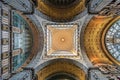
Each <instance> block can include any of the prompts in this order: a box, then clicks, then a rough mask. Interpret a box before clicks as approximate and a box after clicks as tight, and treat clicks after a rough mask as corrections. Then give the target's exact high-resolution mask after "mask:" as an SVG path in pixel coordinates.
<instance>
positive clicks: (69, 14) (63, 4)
mask: <svg viewBox="0 0 120 80" xmlns="http://www.w3.org/2000/svg"><path fill="white" fill-rule="evenodd" d="M2 1H3V3H7V4H9V5H12V8H11V10H12V9H17V10H19V11H21V12H23V13H25V12H24V11H27V10H28V11H27V12H29V10H31V9H32V10H33V12H34V13H33V14H32V13H31V11H30V12H29V14H31V15H28V13H27V14H22V13H20V15H21V16H22V17H23V18H25V20H26V21H27V22H28V24H29V25H30V28H31V30H32V34H33V38H34V41H33V48H32V49H31V55H30V57H29V59H28V60H27V61H26V63H29V62H30V60H31V59H33V60H32V61H31V62H30V64H29V65H27V64H26V63H25V64H24V65H23V66H26V65H27V67H28V68H29V67H30V68H31V67H32V68H33V69H34V70H35V71H34V72H35V73H36V74H37V75H38V80H44V79H46V78H48V77H50V76H51V75H54V74H56V73H68V74H72V75H74V76H76V78H77V79H78V80H86V78H87V77H88V76H87V74H89V73H87V72H85V69H83V67H84V66H85V67H87V70H90V68H91V67H92V68H95V67H97V68H101V65H102V66H103V65H104V66H103V67H106V66H108V65H109V66H112V65H114V64H117V65H120V62H119V59H118V57H119V54H118V52H119V48H118V47H119V45H118V47H117V48H116V49H118V52H117V53H116V52H115V53H114V54H112V50H113V51H114V48H115V45H117V44H119V42H120V40H119V37H117V38H108V36H115V37H116V35H117V36H119V30H118V31H117V30H115V28H116V27H115V25H114V24H116V23H115V21H117V20H118V19H120V17H119V12H118V11H117V10H119V3H120V1H119V0H109V1H108V0H99V1H98V0H97V1H96V0H54V1H53V0H36V1H35V0H32V1H33V2H34V3H35V2H36V3H35V4H37V5H34V7H32V6H33V3H32V2H29V3H28V5H29V6H30V5H31V4H32V5H31V7H30V8H28V6H27V4H26V3H27V2H26V3H25V2H24V0H23V1H22V2H21V3H19V1H18V0H16V1H17V2H15V3H18V4H19V5H18V6H21V5H22V10H21V9H20V8H19V7H17V6H16V5H13V4H11V2H10V1H9V0H7V1H5V0H2ZM86 2H89V3H86ZM105 2H106V3H105ZM22 3H24V4H22ZM113 4H114V5H113ZM25 5H26V7H25ZM23 6H24V7H23ZM26 9H27V10H26ZM111 9H112V11H110V10H111ZM1 10H2V9H1ZM114 10H115V12H114ZM84 12H86V13H84ZM82 13H83V14H84V15H83V14H82ZM91 14H92V15H91ZM41 16H43V17H41ZM79 16H82V17H79ZM45 17H47V18H50V20H48V19H46V18H45ZM77 17H78V18H77ZM74 18H76V20H73V19H74ZM31 21H32V22H31ZM54 21H56V22H54ZM66 21H67V22H66ZM111 28H112V30H113V32H112V31H110V30H111ZM109 33H111V34H112V35H111V34H109ZM113 39H114V40H113ZM108 43H109V44H112V49H111V48H110V47H109V45H108ZM109 48H110V49H109ZM36 54H37V56H35V57H34V55H36ZM116 55H117V57H116ZM55 59H56V62H49V61H51V60H53V61H55ZM58 59H59V60H58ZM63 59H69V60H67V61H64V60H63ZM57 60H58V61H57ZM62 60H63V61H62ZM71 60H73V61H71ZM76 61H78V63H76V64H74V63H75V62H76ZM70 62H71V63H70ZM79 63H81V64H82V66H80V67H78V65H80V64H79ZM112 67H113V66H112ZM112 67H111V68H112ZM111 68H110V69H111ZM110 69H109V71H110ZM101 70H103V68H102V69H101ZM113 71H114V70H113ZM116 71H117V70H116ZM103 72H105V70H103ZM101 74H102V72H101ZM98 75H99V74H98ZM94 76H95V75H93V76H92V77H94ZM90 78H91V77H90ZM91 80H92V79H91ZM103 80H104V79H103Z"/></svg>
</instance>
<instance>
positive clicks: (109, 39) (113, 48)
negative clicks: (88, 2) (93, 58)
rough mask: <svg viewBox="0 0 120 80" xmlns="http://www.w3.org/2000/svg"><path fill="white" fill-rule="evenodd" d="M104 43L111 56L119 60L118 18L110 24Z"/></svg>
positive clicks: (119, 31)
mask: <svg viewBox="0 0 120 80" xmlns="http://www.w3.org/2000/svg"><path fill="white" fill-rule="evenodd" d="M105 45H106V48H107V50H108V52H109V53H110V54H111V55H112V57H114V58H115V59H116V60H117V61H119V62H120V20H118V21H116V22H115V23H114V24H112V26H111V27H110V28H109V29H108V30H107V33H106V35H105Z"/></svg>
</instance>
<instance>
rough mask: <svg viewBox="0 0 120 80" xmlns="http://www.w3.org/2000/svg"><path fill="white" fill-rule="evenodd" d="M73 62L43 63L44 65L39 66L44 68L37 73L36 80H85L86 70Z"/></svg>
mask: <svg viewBox="0 0 120 80" xmlns="http://www.w3.org/2000/svg"><path fill="white" fill-rule="evenodd" d="M74 62H75V63H74ZM74 62H73V60H70V59H69V60H68V59H54V60H51V61H48V62H45V63H44V64H45V65H44V64H41V65H40V66H44V67H42V68H41V69H40V70H38V72H37V75H38V80H86V78H87V68H85V67H84V66H83V65H80V64H78V63H77V61H74ZM77 64H78V65H79V66H78V65H77ZM85 69H86V70H85ZM61 76H63V77H61Z"/></svg>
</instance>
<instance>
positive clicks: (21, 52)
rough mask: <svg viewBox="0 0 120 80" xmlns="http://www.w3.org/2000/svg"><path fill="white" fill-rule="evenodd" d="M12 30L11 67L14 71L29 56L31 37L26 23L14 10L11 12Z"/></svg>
mask: <svg viewBox="0 0 120 80" xmlns="http://www.w3.org/2000/svg"><path fill="white" fill-rule="evenodd" d="M12 32H13V36H12V37H13V40H12V41H13V47H12V49H13V52H12V63H13V64H12V67H13V68H12V69H13V71H15V70H17V69H18V68H20V67H21V66H22V64H23V63H24V62H25V61H26V60H27V58H28V57H29V55H30V53H31V48H32V43H33V42H32V41H33V40H32V39H33V38H32V32H31V29H30V28H29V25H28V23H27V22H26V21H25V20H24V19H23V18H22V17H21V16H20V15H19V14H18V13H16V12H13V13H12Z"/></svg>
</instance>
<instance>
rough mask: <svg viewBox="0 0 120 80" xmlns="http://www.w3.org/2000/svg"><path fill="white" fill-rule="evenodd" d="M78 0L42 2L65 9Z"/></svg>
mask: <svg viewBox="0 0 120 80" xmlns="http://www.w3.org/2000/svg"><path fill="white" fill-rule="evenodd" d="M77 1H79V0H45V1H44V2H45V3H47V4H50V5H52V6H56V7H59V8H66V7H67V6H72V5H74V4H75V3H77Z"/></svg>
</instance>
